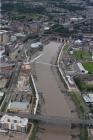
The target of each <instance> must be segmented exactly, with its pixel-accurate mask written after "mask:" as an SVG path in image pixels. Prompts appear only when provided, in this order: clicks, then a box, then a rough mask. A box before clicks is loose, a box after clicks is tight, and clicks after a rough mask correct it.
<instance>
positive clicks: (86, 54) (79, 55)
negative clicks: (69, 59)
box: [73, 50, 91, 60]
mask: <svg viewBox="0 0 93 140" xmlns="http://www.w3.org/2000/svg"><path fill="white" fill-rule="evenodd" d="M73 56H74V58H75V59H77V60H84V59H86V60H87V59H90V58H91V54H90V53H89V52H85V51H82V50H78V51H74V54H73Z"/></svg>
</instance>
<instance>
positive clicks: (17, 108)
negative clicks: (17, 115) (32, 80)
mask: <svg viewBox="0 0 93 140" xmlns="http://www.w3.org/2000/svg"><path fill="white" fill-rule="evenodd" d="M8 110H9V111H11V112H28V111H29V103H28V102H17V101H14V102H10V103H9V106H8Z"/></svg>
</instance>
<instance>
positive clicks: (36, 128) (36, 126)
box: [29, 122, 39, 140]
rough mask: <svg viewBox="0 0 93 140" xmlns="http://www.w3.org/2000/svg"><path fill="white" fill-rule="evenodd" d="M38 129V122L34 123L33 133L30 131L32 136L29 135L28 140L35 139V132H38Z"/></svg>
mask: <svg viewBox="0 0 93 140" xmlns="http://www.w3.org/2000/svg"><path fill="white" fill-rule="evenodd" d="M38 127H39V125H38V122H35V123H34V128H33V131H32V135H31V137H30V138H29V140H35V138H36V133H37V131H38Z"/></svg>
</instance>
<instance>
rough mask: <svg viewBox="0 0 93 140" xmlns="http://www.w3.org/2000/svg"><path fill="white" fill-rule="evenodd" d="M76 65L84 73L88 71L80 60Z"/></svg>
mask: <svg viewBox="0 0 93 140" xmlns="http://www.w3.org/2000/svg"><path fill="white" fill-rule="evenodd" d="M77 65H78V67H79V69H80V71H81V72H82V71H84V72H85V73H86V74H87V73H88V71H87V70H85V69H84V67H83V65H82V64H81V63H80V62H78V63H77Z"/></svg>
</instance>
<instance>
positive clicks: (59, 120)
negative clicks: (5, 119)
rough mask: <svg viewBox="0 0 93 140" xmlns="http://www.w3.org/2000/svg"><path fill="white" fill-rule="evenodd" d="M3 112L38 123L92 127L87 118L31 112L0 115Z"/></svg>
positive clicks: (91, 121)
mask: <svg viewBox="0 0 93 140" xmlns="http://www.w3.org/2000/svg"><path fill="white" fill-rule="evenodd" d="M4 114H7V115H10V116H18V117H21V118H28V119H29V120H30V121H33V122H34V121H35V122H39V123H44V124H49V125H56V126H61V127H90V128H93V120H89V119H77V118H68V117H59V116H45V115H33V114H19V113H17V114H15V113H0V116H3V115H4Z"/></svg>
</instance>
